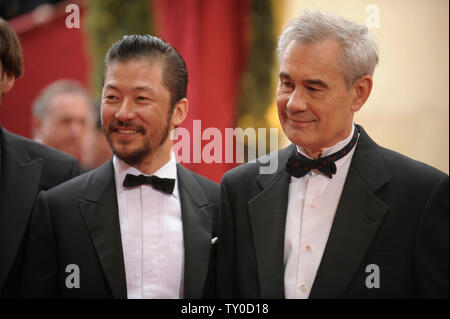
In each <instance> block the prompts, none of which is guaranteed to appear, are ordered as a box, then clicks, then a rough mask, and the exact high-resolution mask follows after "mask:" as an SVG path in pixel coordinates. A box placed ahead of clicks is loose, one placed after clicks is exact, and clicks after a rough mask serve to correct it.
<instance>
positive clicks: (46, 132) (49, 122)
mask: <svg viewBox="0 0 450 319" xmlns="http://www.w3.org/2000/svg"><path fill="white" fill-rule="evenodd" d="M91 121H94V114H93V106H92V101H91V98H90V96H89V94H88V92H87V91H86V89H84V88H83V86H82V85H81V84H80V83H79V82H77V81H73V80H58V81H55V82H53V83H51V84H49V85H48V86H47V87H45V88H44V89H43V90H42V92H41V94H40V95H39V96H38V97H37V98H36V100H35V101H34V103H33V121H32V122H33V132H34V138H35V140H37V141H39V142H41V143H43V144H45V145H47V146H50V147H53V148H56V149H58V150H60V151H63V152H65V153H67V154H70V155H72V156H74V157H76V158H77V159H78V161H80V162H81V159H82V148H83V140H84V139H85V138H86V137H87V135H86V134H87V131H88V127H89V125H90V124H91V123H90V122H91Z"/></svg>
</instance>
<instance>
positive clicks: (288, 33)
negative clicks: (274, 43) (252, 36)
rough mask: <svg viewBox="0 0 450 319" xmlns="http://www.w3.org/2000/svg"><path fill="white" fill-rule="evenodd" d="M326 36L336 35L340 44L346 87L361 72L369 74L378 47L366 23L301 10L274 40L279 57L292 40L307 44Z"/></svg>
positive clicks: (375, 60) (334, 36)
mask: <svg viewBox="0 0 450 319" xmlns="http://www.w3.org/2000/svg"><path fill="white" fill-rule="evenodd" d="M328 39H336V40H337V41H338V42H339V44H340V47H341V55H340V56H339V57H338V63H339V65H340V69H341V73H342V75H343V76H344V79H345V82H346V84H347V87H348V88H350V87H351V86H352V85H353V84H354V83H355V82H356V81H357V80H358V79H360V78H361V77H362V76H364V75H370V76H372V75H373V71H374V69H375V66H376V65H377V63H378V47H377V44H376V42H375V38H374V37H373V36H372V35H371V34H369V31H368V29H367V27H366V26H364V25H360V24H356V23H354V22H351V21H348V20H345V19H343V18H340V17H338V16H335V15H333V14H330V13H323V12H320V11H319V10H315V11H309V10H304V11H303V12H302V14H301V15H300V16H299V17H297V18H294V19H292V20H291V21H289V23H288V24H287V26H286V27H285V29H284V31H283V33H282V34H281V36H280V39H279V41H278V52H279V56H280V61H281V60H282V59H283V56H284V53H285V51H286V48H287V46H288V45H289V43H291V42H292V41H293V40H295V41H297V42H298V43H299V44H308V43H314V42H320V41H324V40H328Z"/></svg>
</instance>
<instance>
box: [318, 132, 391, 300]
mask: <svg viewBox="0 0 450 319" xmlns="http://www.w3.org/2000/svg"><path fill="white" fill-rule="evenodd" d="M360 130H361V136H360V139H359V141H358V145H357V148H356V150H355V153H354V156H353V159H352V163H351V165H350V169H349V172H348V175H347V179H346V182H345V184H344V189H343V192H342V196H341V199H340V202H339V205H338V208H337V210H336V215H335V218H334V221H333V226H332V228H331V232H330V235H329V238H328V241H327V245H326V247H325V251H324V254H323V257H322V261H321V264H320V266H319V269H318V272H317V274H316V279H315V281H314V285H313V287H312V290H311V294H310V298H340V297H343V295H344V293H345V290H346V288H347V287H348V285H349V284H350V282H351V280H352V278H353V276H354V274H355V272H356V271H357V269H358V268H359V267H360V265H361V262H362V260H363V258H364V255H365V254H366V251H367V249H368V248H369V247H370V244H371V243H372V240H373V239H374V237H375V235H376V233H377V230H378V227H379V226H380V224H381V222H382V220H383V217H384V215H385V214H386V213H387V211H388V207H387V206H386V205H385V204H384V203H383V202H382V201H381V200H380V199H379V198H378V197H377V195H376V191H377V190H378V189H379V188H380V187H381V186H383V185H384V184H386V183H387V182H388V180H389V178H388V175H387V172H386V170H385V168H384V162H383V159H382V157H381V153H380V152H379V146H377V145H376V144H375V142H373V141H372V140H371V139H370V138H369V137H368V136H367V134H366V133H365V132H364V130H363V129H362V128H360Z"/></svg>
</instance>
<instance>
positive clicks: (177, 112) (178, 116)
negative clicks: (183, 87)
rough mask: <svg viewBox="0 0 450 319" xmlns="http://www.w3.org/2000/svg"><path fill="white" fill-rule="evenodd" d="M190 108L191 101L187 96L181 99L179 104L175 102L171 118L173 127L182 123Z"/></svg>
mask: <svg viewBox="0 0 450 319" xmlns="http://www.w3.org/2000/svg"><path fill="white" fill-rule="evenodd" d="M188 110H189V101H188V100H187V99H186V98H183V99H181V100H179V101H178V102H177V104H175V106H174V107H173V113H172V120H171V124H172V127H175V126H178V125H180V124H181V123H182V122H183V121H184V120H185V119H186V116H187V114H188Z"/></svg>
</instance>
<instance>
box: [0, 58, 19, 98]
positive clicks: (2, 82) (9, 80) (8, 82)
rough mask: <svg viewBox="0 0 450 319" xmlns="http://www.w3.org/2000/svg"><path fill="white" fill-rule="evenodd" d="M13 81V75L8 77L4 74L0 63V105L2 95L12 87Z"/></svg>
mask: <svg viewBox="0 0 450 319" xmlns="http://www.w3.org/2000/svg"><path fill="white" fill-rule="evenodd" d="M15 79H16V77H15V76H14V75H8V74H7V72H4V70H3V65H2V63H1V62H0V104H1V102H2V97H3V95H4V94H5V93H7V92H8V91H9V90H11V89H12V87H13V86H14V81H15Z"/></svg>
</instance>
